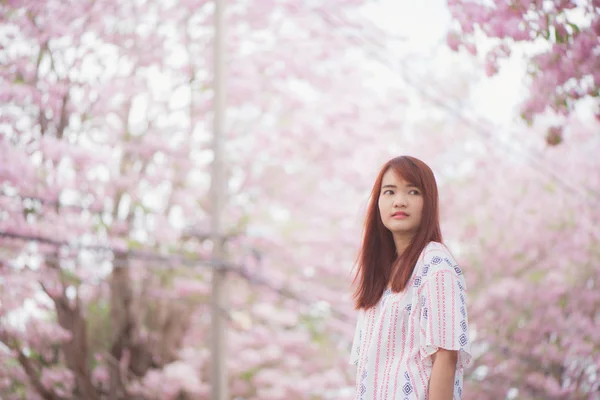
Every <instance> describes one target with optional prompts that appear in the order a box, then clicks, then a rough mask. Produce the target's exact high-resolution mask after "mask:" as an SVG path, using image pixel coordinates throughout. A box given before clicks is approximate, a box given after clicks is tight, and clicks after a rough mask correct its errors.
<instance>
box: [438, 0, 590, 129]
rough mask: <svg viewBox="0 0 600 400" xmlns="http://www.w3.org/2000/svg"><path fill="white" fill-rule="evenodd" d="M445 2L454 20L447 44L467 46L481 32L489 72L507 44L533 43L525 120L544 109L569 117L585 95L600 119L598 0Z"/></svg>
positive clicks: (507, 48)
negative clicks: (488, 42) (490, 44)
mask: <svg viewBox="0 0 600 400" xmlns="http://www.w3.org/2000/svg"><path fill="white" fill-rule="evenodd" d="M448 5H449V8H450V11H451V13H452V16H453V18H454V20H455V22H456V24H455V28H454V29H452V30H451V31H450V32H449V33H448V37H449V39H448V43H449V46H450V48H452V49H453V50H458V49H459V48H460V47H461V45H463V46H466V47H467V48H468V49H471V48H472V47H473V46H475V45H476V43H477V42H478V37H479V36H480V35H482V36H484V37H487V38H491V39H492V40H494V42H493V43H494V47H493V48H492V49H491V50H489V51H488V53H487V57H486V66H485V71H486V73H487V74H488V75H494V74H495V73H497V72H498V70H499V66H498V60H499V59H500V60H501V59H503V58H506V57H508V56H509V55H510V54H511V52H510V48H511V47H513V46H515V45H516V44H519V43H521V44H531V45H533V46H532V50H531V51H529V52H528V53H527V54H528V55H529V56H530V59H529V72H530V77H531V81H530V85H529V87H530V93H529V96H528V98H527V99H526V100H525V101H524V102H523V104H522V105H521V112H522V116H523V118H524V119H525V120H527V121H532V120H533V118H534V117H535V116H536V115H539V114H541V113H543V112H544V111H546V110H547V109H550V110H552V111H554V112H556V113H558V114H560V115H568V114H570V113H571V112H572V111H573V109H574V107H575V105H576V104H577V103H578V102H579V101H580V100H582V99H584V98H593V99H594V102H595V107H596V116H597V118H599V119H600V103H599V101H598V97H599V96H600V2H598V1H597V0H583V1H572V0H527V1H525V0H520V1H504V0H495V1H481V0H452V1H449V2H448ZM480 44H481V43H480ZM470 51H471V50H470Z"/></svg>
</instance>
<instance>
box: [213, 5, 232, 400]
mask: <svg viewBox="0 0 600 400" xmlns="http://www.w3.org/2000/svg"><path fill="white" fill-rule="evenodd" d="M214 3H215V15H214V43H213V46H214V75H213V111H214V114H213V115H214V120H213V143H212V146H213V162H212V171H211V173H212V174H211V183H210V189H211V193H210V194H211V211H212V215H211V237H212V243H213V260H214V261H215V262H214V263H213V270H212V301H211V313H212V317H211V319H212V320H211V341H212V343H211V359H212V360H211V361H212V362H211V371H212V373H211V386H212V388H211V392H212V394H211V399H212V400H228V399H229V393H228V390H227V389H228V388H227V380H228V379H227V364H226V360H227V357H226V355H225V350H226V347H227V345H226V340H227V320H226V318H225V315H224V312H225V310H227V288H226V270H225V268H223V264H224V261H225V239H224V237H225V235H224V234H223V227H222V214H223V206H224V203H225V190H226V189H227V184H226V182H227V178H226V175H225V169H224V162H223V141H224V138H223V136H224V135H223V127H224V121H225V112H226V102H225V63H224V61H223V58H224V54H223V53H224V51H225V46H224V42H225V38H224V28H225V26H224V14H225V0H214Z"/></svg>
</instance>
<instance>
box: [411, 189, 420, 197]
mask: <svg viewBox="0 0 600 400" xmlns="http://www.w3.org/2000/svg"><path fill="white" fill-rule="evenodd" d="M408 194H413V195H416V196H418V195H420V194H421V192H419V191H418V190H411V191H409V192H408Z"/></svg>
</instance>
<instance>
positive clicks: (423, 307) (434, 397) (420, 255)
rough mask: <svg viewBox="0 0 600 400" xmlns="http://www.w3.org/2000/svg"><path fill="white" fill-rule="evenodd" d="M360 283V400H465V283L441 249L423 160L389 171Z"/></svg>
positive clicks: (370, 214) (371, 217) (372, 214)
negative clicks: (463, 391)
mask: <svg viewBox="0 0 600 400" xmlns="http://www.w3.org/2000/svg"><path fill="white" fill-rule="evenodd" d="M355 283H357V287H356V292H355V293H354V298H355V300H356V308H357V309H358V322H357V325H356V333H355V335H354V343H353V345H352V353H351V360H350V362H351V363H352V364H355V365H357V372H356V396H355V399H357V400H358V399H360V400H391V399H394V400H405V399H410V400H413V399H414V400H422V399H429V400H442V399H443V400H453V399H455V400H458V399H461V397H462V378H463V368H464V367H465V366H466V365H467V364H468V363H469V361H470V358H471V355H470V344H469V333H468V320H467V309H466V303H465V301H466V300H465V298H466V292H465V290H466V285H465V280H464V277H463V275H462V272H461V270H460V268H459V267H458V266H457V265H456V262H455V261H454V259H453V258H452V255H451V254H450V252H449V251H448V249H447V248H446V247H445V246H444V245H443V244H442V234H441V231H440V223H439V211H438V192H437V185H436V182H435V178H434V176H433V172H432V171H431V169H430V168H429V167H428V166H427V165H426V164H425V163H423V162H422V161H420V160H418V159H416V158H413V157H408V156H402V157H397V158H394V159H392V160H390V161H388V162H387V163H386V164H385V165H384V166H383V167H382V169H381V171H380V173H379V175H378V177H377V180H376V181H375V185H374V186H373V190H372V193H371V200H370V204H369V209H368V211H367V216H366V221H365V231H364V237H363V243H362V248H361V252H360V255H359V258H358V269H357V273H356V277H355Z"/></svg>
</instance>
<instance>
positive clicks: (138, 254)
mask: <svg viewBox="0 0 600 400" xmlns="http://www.w3.org/2000/svg"><path fill="white" fill-rule="evenodd" d="M0 238H7V239H13V240H21V241H28V242H36V243H41V244H46V245H50V246H54V247H69V248H71V249H76V250H88V251H92V252H102V253H105V254H106V253H108V254H122V255H126V256H127V258H126V259H120V258H113V259H108V258H106V259H105V261H110V263H111V264H112V265H113V266H116V267H128V266H129V263H128V260H131V259H135V260H143V261H147V262H157V263H158V262H159V263H161V265H164V266H172V265H173V264H174V263H176V264H179V265H184V266H191V267H197V266H201V267H213V268H221V269H223V270H224V271H228V272H232V273H235V274H236V275H238V276H240V277H241V278H243V279H244V280H246V281H247V282H248V283H250V284H251V285H254V286H263V287H265V288H267V289H269V290H271V291H272V292H274V293H276V294H277V295H279V296H280V297H283V298H287V299H290V300H293V301H296V302H298V303H300V304H303V305H305V306H307V307H311V306H313V305H314V304H315V301H311V300H309V299H307V298H306V297H304V296H301V295H299V294H297V293H295V292H294V291H292V290H290V289H289V288H286V287H284V286H278V285H274V284H273V283H271V282H269V281H268V280H266V279H264V278H262V277H260V276H258V275H256V274H251V273H250V272H249V271H248V270H247V269H246V268H244V266H243V265H235V264H232V263H224V262H221V261H219V260H214V259H190V258H185V257H181V256H178V255H175V254H170V255H167V256H161V255H158V254H153V253H151V252H143V251H138V250H120V249H115V248H112V247H110V246H105V245H80V244H73V243H69V242H65V241H58V240H54V239H50V238H47V237H43V236H33V235H24V234H18V233H11V232H5V231H0ZM43 257H45V258H49V259H52V260H55V261H59V260H64V259H65V258H66V257H64V256H63V257H60V256H54V255H43ZM329 311H330V314H331V316H332V317H333V318H335V319H337V320H339V321H341V322H344V323H353V318H352V317H350V316H349V315H347V314H345V313H343V312H341V311H339V310H336V309H334V308H333V307H330V308H329Z"/></svg>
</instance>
